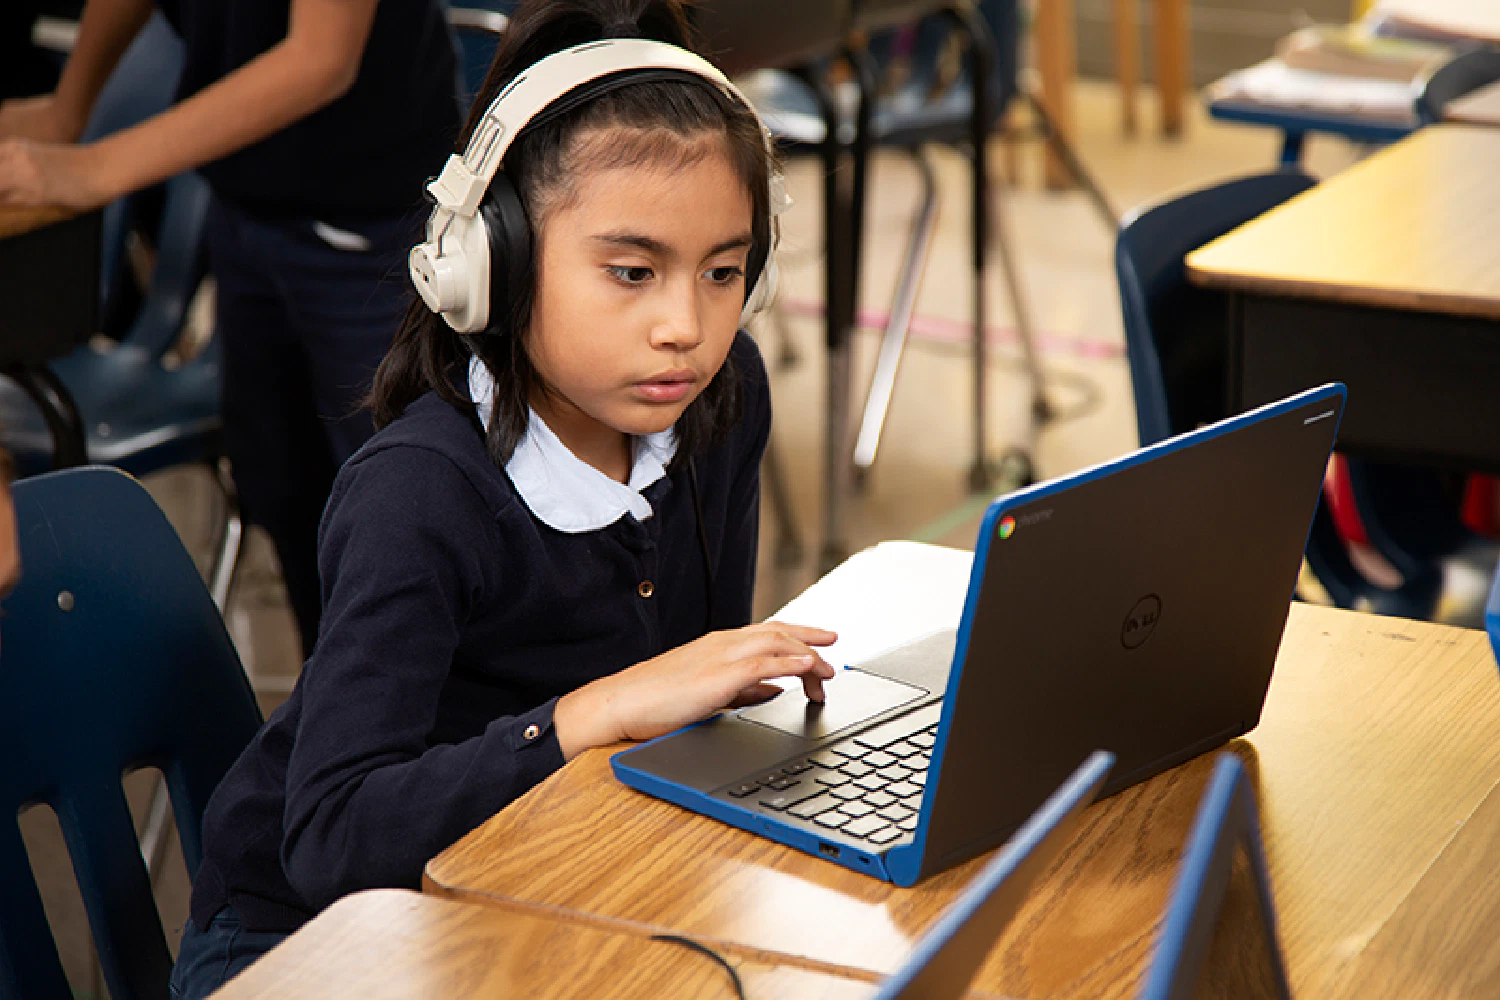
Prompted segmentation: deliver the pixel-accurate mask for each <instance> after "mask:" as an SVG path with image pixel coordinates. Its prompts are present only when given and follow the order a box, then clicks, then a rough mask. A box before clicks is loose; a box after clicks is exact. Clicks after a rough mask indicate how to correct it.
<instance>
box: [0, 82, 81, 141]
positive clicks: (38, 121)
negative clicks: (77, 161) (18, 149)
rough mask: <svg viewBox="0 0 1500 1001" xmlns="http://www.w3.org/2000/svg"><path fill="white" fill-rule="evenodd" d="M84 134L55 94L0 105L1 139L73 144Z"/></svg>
mask: <svg viewBox="0 0 1500 1001" xmlns="http://www.w3.org/2000/svg"><path fill="white" fill-rule="evenodd" d="M82 131H83V123H82V122H75V121H72V120H71V119H70V118H69V116H68V115H67V114H65V113H64V111H63V108H62V105H60V104H59V103H58V101H57V96H56V95H54V94H42V95H41V96H39V97H17V98H13V99H11V100H9V101H3V102H0V138H6V139H32V140H35V141H36V142H45V143H70V142H76V141H77V139H78V136H79V134H80V133H81V132H82Z"/></svg>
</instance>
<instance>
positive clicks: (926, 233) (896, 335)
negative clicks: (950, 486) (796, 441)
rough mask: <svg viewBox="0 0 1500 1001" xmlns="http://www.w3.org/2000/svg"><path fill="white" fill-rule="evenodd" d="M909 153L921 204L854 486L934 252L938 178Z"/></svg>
mask: <svg viewBox="0 0 1500 1001" xmlns="http://www.w3.org/2000/svg"><path fill="white" fill-rule="evenodd" d="M907 152H908V153H910V154H911V157H912V159H913V160H914V161H915V162H916V165H917V171H918V174H919V175H920V176H921V179H922V202H921V205H920V207H919V208H918V209H917V215H916V218H915V219H914V220H913V221H912V228H911V236H910V237H909V238H908V240H907V243H906V260H905V263H904V264H903V265H902V269H901V280H900V282H898V283H897V285H896V295H895V298H894V300H893V301H892V303H891V315H890V319H889V320H888V321H887V322H886V325H885V337H884V339H883V340H882V341H881V342H880V356H879V358H878V359H877V360H876V362H875V375H874V377H873V378H872V379H871V380H870V390H869V393H868V394H867V395H866V397H865V412H864V418H863V419H862V420H861V421H860V425H859V435H858V437H857V438H856V439H855V443H854V477H855V484H856V485H857V486H863V485H864V482H865V476H866V474H868V472H869V470H870V467H871V466H872V465H873V464H874V463H875V454H876V453H877V452H878V451H879V449H880V435H881V432H882V430H883V429H884V428H885V418H886V414H887V413H889V411H890V406H891V395H892V393H893V392H894V390H895V388H896V372H897V371H898V370H899V369H900V367H901V355H902V352H903V350H904V349H905V347H906V337H907V334H908V332H909V331H910V329H911V317H912V313H913V311H914V310H915V308H916V304H917V290H918V289H919V288H920V287H921V283H922V272H923V271H924V270H925V268H926V267H927V259H928V257H929V256H930V254H931V251H932V237H933V234H934V233H935V232H936V231H937V218H938V196H937V178H936V176H935V174H934V173H933V169H932V164H931V163H930V162H929V161H928V159H927V156H926V153H925V151H924V150H923V149H922V148H921V147H920V146H913V147H912V148H910V149H909V150H907Z"/></svg>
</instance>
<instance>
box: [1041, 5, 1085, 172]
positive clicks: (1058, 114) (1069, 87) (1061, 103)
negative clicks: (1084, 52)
mask: <svg viewBox="0 0 1500 1001" xmlns="http://www.w3.org/2000/svg"><path fill="white" fill-rule="evenodd" d="M1035 40H1036V62H1037V66H1038V67H1039V68H1040V69H1041V74H1042V94H1041V98H1042V103H1043V104H1044V105H1045V106H1046V108H1047V114H1048V118H1049V119H1050V121H1051V124H1052V127H1053V128H1055V129H1056V130H1057V131H1058V133H1059V138H1060V139H1061V140H1062V142H1063V143H1064V144H1066V145H1071V144H1072V142H1073V78H1074V77H1075V76H1076V75H1077V51H1076V50H1077V41H1076V40H1075V38H1074V29H1073V0H1038V3H1037V6H1036V32H1035ZM1045 162H1046V175H1047V187H1049V188H1053V189H1061V188H1068V187H1071V186H1072V180H1073V178H1072V176H1071V175H1070V174H1069V172H1068V168H1067V165H1066V164H1064V163H1063V161H1062V160H1061V159H1060V158H1059V157H1058V155H1057V153H1056V151H1055V150H1054V149H1053V148H1052V147H1051V146H1050V145H1049V146H1048V148H1047V151H1046V161H1045Z"/></svg>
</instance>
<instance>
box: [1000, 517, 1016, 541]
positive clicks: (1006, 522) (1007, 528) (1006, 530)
mask: <svg viewBox="0 0 1500 1001" xmlns="http://www.w3.org/2000/svg"><path fill="white" fill-rule="evenodd" d="M1015 533H1016V519H1014V518H1012V517H1011V516H1010V515H1006V516H1005V517H1004V518H1001V519H1000V538H1002V539H1008V538H1010V537H1011V536H1012V535H1014V534H1015Z"/></svg>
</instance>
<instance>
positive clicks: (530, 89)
mask: <svg viewBox="0 0 1500 1001" xmlns="http://www.w3.org/2000/svg"><path fill="white" fill-rule="evenodd" d="M650 69H657V70H676V71H678V72H682V73H688V74H691V75H692V76H695V77H700V78H703V79H706V80H708V81H709V82H710V83H713V84H715V85H716V86H717V87H718V88H719V89H720V90H722V91H724V92H725V93H726V94H728V95H729V96H731V97H733V98H734V99H735V100H736V101H738V102H739V103H740V104H741V105H743V106H744V107H746V108H748V109H749V110H750V113H751V114H753V115H756V122H757V123H759V122H760V116H759V115H758V114H756V111H755V106H754V105H752V104H751V103H750V102H749V101H748V100H747V99H746V98H745V95H744V94H742V93H740V91H739V88H737V87H736V86H735V85H734V84H732V83H730V82H729V78H728V77H726V76H725V75H724V74H723V73H720V72H719V70H718V68H717V67H715V66H714V64H713V63H711V62H709V61H708V60H707V59H704V58H703V57H702V56H700V55H697V54H696V53H693V52H689V51H688V50H686V49H682V48H678V47H677V46H675V45H669V44H667V43H666V42H657V41H652V40H651V39H645V38H610V39H604V40H602V41H597V42H584V43H583V44H582V45H575V46H573V47H572V48H570V49H563V50H562V51H561V52H555V53H553V54H552V55H550V56H547V57H546V58H544V59H541V60H539V61H537V62H536V63H534V64H532V65H531V66H528V67H527V68H526V69H525V70H523V71H522V72H521V75H520V76H518V77H516V78H515V79H514V80H512V81H511V82H510V83H509V84H507V85H506V87H505V89H504V90H502V91H501V92H500V93H499V94H497V95H496V96H495V100H494V101H492V102H491V103H490V106H489V108H488V109H487V110H486V111H485V113H484V117H483V118H481V119H480V120H479V123H478V124H477V125H476V126H475V128H474V132H473V134H472V135H471V136H470V137H469V144H468V146H467V148H465V150H464V154H463V156H457V155H455V156H450V157H449V158H448V162H447V163H446V164H445V165H444V166H443V172H442V173H441V174H440V175H438V177H437V179H436V180H434V181H433V182H432V183H431V184H429V185H428V186H427V190H428V191H429V192H430V193H431V194H432V197H433V199H434V200H435V201H436V202H437V204H438V206H439V207H441V208H444V209H446V210H448V211H449V212H452V213H453V214H455V215H461V216H473V215H474V213H475V212H476V211H478V208H479V202H480V200H481V199H482V198H483V197H484V192H485V190H486V189H487V188H488V187H489V186H490V182H491V181H493V180H494V179H495V174H496V173H498V172H499V170H500V164H501V163H502V162H503V161H504V160H505V154H506V151H508V150H509V149H510V144H511V143H512V142H514V141H515V138H516V136H518V135H520V134H521V132H522V130H524V129H525V128H526V126H527V125H529V124H531V122H532V121H533V120H534V119H536V118H537V117H538V116H540V115H541V114H542V113H543V112H544V111H547V110H548V109H549V108H551V107H553V106H554V105H555V104H557V102H558V101H560V100H562V98H564V97H565V96H566V95H567V94H568V93H569V92H570V91H574V90H577V89H578V88H579V87H582V86H585V85H587V84H590V83H593V82H594V81H596V80H600V79H602V78H604V77H608V76H613V75H615V74H616V73H625V72H629V71H630V70H650ZM761 132H762V134H765V135H767V138H768V141H769V134H768V133H766V131H765V126H764V125H761ZM767 151H768V152H769V144H768V148H767ZM771 211H772V212H773V213H774V212H776V211H778V207H777V206H775V205H773V206H772V208H771Z"/></svg>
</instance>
